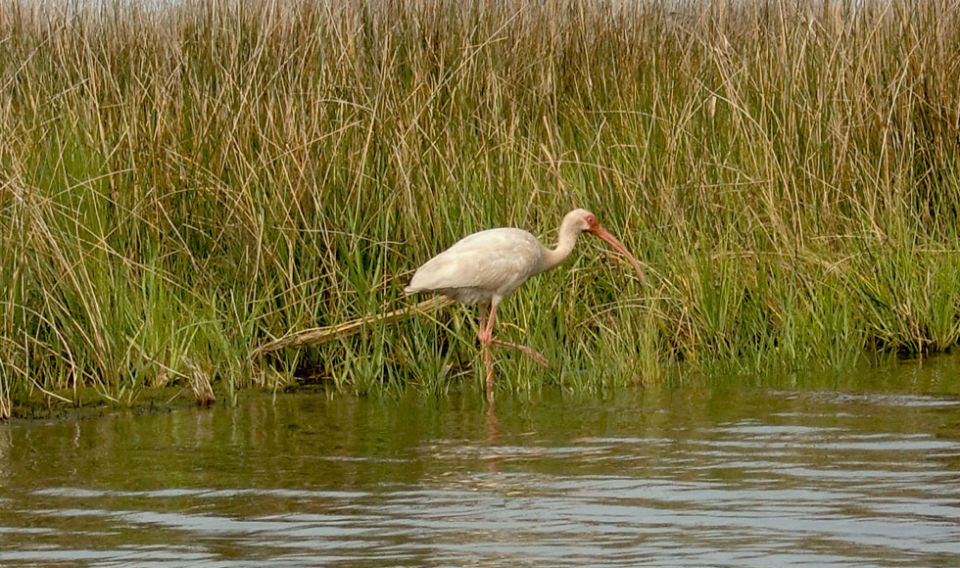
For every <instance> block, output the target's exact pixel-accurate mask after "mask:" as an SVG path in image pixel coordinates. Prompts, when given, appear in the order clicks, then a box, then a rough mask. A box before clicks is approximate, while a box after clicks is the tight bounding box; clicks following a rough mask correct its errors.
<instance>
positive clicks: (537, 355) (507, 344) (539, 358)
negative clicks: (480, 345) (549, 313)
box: [492, 339, 550, 369]
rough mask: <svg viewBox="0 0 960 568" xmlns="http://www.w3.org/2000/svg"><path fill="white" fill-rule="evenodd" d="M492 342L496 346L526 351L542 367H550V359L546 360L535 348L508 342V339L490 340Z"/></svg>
mask: <svg viewBox="0 0 960 568" xmlns="http://www.w3.org/2000/svg"><path fill="white" fill-rule="evenodd" d="M492 343H493V344H494V345H496V346H498V347H507V348H509V349H516V350H517V351H520V352H522V353H526V354H527V355H529V356H530V357H532V358H533V360H534V361H536V362H537V363H539V364H540V365H541V366H543V368H544V369H548V368H550V361H548V360H547V358H546V357H544V356H543V355H541V354H540V352H539V351H537V350H536V349H531V348H529V347H527V346H526V345H519V344H516V343H510V342H509V341H501V340H499V339H494V340H492Z"/></svg>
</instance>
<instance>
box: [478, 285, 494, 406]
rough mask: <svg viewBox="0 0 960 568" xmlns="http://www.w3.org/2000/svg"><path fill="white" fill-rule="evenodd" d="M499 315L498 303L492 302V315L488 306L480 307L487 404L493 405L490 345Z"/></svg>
mask: <svg viewBox="0 0 960 568" xmlns="http://www.w3.org/2000/svg"><path fill="white" fill-rule="evenodd" d="M496 315H497V303H496V302H494V301H491V302H490V314H489V315H487V313H486V306H480V331H479V334H478V335H479V337H480V343H482V344H483V364H484V367H485V368H486V371H487V402H488V403H489V404H493V357H492V356H491V355H490V345H491V344H492V343H493V342H494V339H493V322H494V319H495V318H496Z"/></svg>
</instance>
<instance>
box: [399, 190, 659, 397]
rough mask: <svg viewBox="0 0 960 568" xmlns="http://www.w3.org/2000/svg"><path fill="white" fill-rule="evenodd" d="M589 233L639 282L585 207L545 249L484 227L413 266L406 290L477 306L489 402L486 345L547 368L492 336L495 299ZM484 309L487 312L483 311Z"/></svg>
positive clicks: (527, 237)
mask: <svg viewBox="0 0 960 568" xmlns="http://www.w3.org/2000/svg"><path fill="white" fill-rule="evenodd" d="M583 232H587V233H592V234H594V235H596V236H598V237H600V238H601V239H603V240H605V241H607V242H608V243H610V246H612V247H613V248H614V249H616V250H617V251H618V252H620V253H621V254H623V255H624V256H625V257H627V260H629V261H630V264H632V265H633V267H634V268H635V269H636V271H637V273H638V274H639V275H640V278H641V280H645V278H644V275H643V270H642V269H641V268H640V263H639V262H638V261H637V259H636V258H634V257H633V255H631V254H630V253H629V252H628V251H627V249H626V247H624V246H623V244H621V243H620V241H618V240H617V239H616V237H614V236H613V235H611V234H610V233H609V232H608V231H607V230H606V229H604V228H603V227H602V226H601V225H600V224H599V223H598V222H597V218H596V216H595V215H594V214H593V213H591V212H589V211H587V210H586V209H574V210H573V211H571V212H569V213H567V214H566V216H564V218H563V222H562V223H560V235H559V239H558V243H557V246H556V248H554V249H548V248H547V247H545V246H543V245H542V244H540V241H538V240H537V238H536V237H534V236H533V235H531V234H530V233H528V232H527V231H524V230H523V229H514V228H506V227H505V228H501V229H489V230H486V231H480V232H479V233H473V234H472V235H468V236H466V237H464V238H463V239H461V240H460V241H458V242H457V243H455V244H454V245H453V246H451V247H450V248H448V249H447V250H445V251H443V252H441V253H440V254H438V255H437V256H435V257H433V258H431V259H430V260H428V261H427V262H426V263H425V264H424V265H423V266H421V267H420V268H418V269H417V272H416V273H415V274H414V275H413V279H412V280H410V285H409V286H407V287H406V289H405V292H406V293H407V294H414V293H417V292H435V293H438V294H443V295H444V296H447V297H449V298H452V299H454V300H456V301H458V302H461V303H464V304H480V328H479V333H478V336H479V338H480V343H481V344H482V345H483V362H484V365H485V367H486V372H487V384H486V387H487V401H488V402H491V403H492V402H493V360H492V358H491V355H490V347H491V346H493V345H497V346H500V347H509V348H512V349H517V350H519V351H522V352H523V353H526V354H527V355H530V356H531V357H533V358H534V359H536V361H537V362H538V363H540V364H541V365H543V366H544V367H546V366H547V359H546V358H545V357H544V356H543V355H541V354H540V353H538V352H537V351H535V350H533V349H531V348H529V347H526V346H524V345H517V344H516V343H508V342H506V341H500V340H499V339H494V338H493V321H494V318H495V317H496V315H497V306H498V305H499V304H500V302H501V300H503V298H504V297H505V296H507V295H508V294H510V293H511V292H513V291H514V290H516V289H517V288H519V287H520V285H521V284H523V283H524V282H526V281H527V279H528V278H530V277H531V276H534V275H537V274H540V273H541V272H544V271H547V270H550V269H551V268H553V267H555V266H557V265H558V264H560V263H562V262H563V261H564V260H566V259H567V257H568V256H570V253H571V252H572V251H573V246H574V245H575V244H576V242H577V237H578V236H580V233H583ZM488 312H489V313H488Z"/></svg>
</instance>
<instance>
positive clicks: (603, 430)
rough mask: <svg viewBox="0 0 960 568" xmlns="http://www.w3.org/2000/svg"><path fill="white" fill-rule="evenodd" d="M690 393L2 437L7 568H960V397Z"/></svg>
mask: <svg viewBox="0 0 960 568" xmlns="http://www.w3.org/2000/svg"><path fill="white" fill-rule="evenodd" d="M897 373H898V377H899V378H897V379H896V380H895V381H893V382H894V383H895V385H894V388H890V387H889V385H887V386H885V387H884V388H883V389H882V390H873V391H871V390H867V391H866V392H851V391H849V390H840V389H834V390H831V389H819V388H818V389H809V388H808V389H783V388H777V389H773V388H750V389H747V388H746V387H744V386H743V385H740V386H735V385H733V386H727V387H717V388H712V389H710V388H704V387H690V386H688V387H683V388H677V389H668V388H663V389H657V390H647V391H633V392H621V393H618V394H617V395H616V396H614V397H612V398H606V399H600V398H596V397H575V396H573V395H569V394H566V395H564V394H562V393H559V392H545V393H544V394H543V395H542V396H537V397H534V398H533V399H532V400H518V399H510V398H509V397H507V396H505V395H504V396H501V400H500V401H499V402H498V407H497V409H496V415H495V416H492V417H491V416H487V415H485V413H484V411H483V409H482V407H480V406H479V405H478V402H477V401H478V399H479V398H481V397H482V394H481V393H479V392H477V393H469V394H459V395H458V394H456V393H454V394H453V395H451V396H450V397H448V398H445V399H444V400H442V401H432V400H428V399H424V398H418V397H417V396H411V397H410V398H409V399H404V400H401V401H374V400H362V399H361V400H357V399H352V398H346V397H333V398H329V397H327V396H325V395H322V394H314V395H285V396H282V397H279V398H278V399H277V400H276V401H275V402H272V401H271V400H269V399H256V400H247V401H244V402H242V403H241V405H240V406H239V407H238V408H235V409H228V408H223V407H218V408H215V409H212V410H196V409H192V408H191V409H180V410H176V411H172V412H160V413H153V414H145V415H136V414H134V413H124V412H112V413H106V414H104V415H102V416H98V417H93V418H83V419H80V418H77V419H68V420H60V421H48V422H47V421H20V422H13V423H9V424H5V425H0V565H3V566H146V567H150V566H156V567H172V566H210V567H213V566H216V567H220V566H223V567H243V566H253V567H257V568H261V567H262V566H264V565H265V563H266V562H269V566H468V565H469V566H476V565H482V566H511V567H512V566H537V567H541V566H638V565H643V566H958V565H960V398H958V397H956V396H955V395H953V394H950V391H951V389H952V388H953V387H949V388H944V385H950V384H952V383H956V382H957V381H955V380H953V379H951V378H950V377H938V378H936V379H935V380H934V382H936V385H935V386H936V388H931V387H930V384H931V382H930V379H924V381H926V382H924V381H920V383H918V382H917V380H916V376H915V373H913V372H912V371H909V372H907V371H897Z"/></svg>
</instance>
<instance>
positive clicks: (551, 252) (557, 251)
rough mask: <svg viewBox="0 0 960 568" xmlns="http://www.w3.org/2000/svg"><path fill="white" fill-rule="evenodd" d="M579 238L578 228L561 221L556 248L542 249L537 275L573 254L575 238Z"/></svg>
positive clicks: (566, 221)
mask: <svg viewBox="0 0 960 568" xmlns="http://www.w3.org/2000/svg"><path fill="white" fill-rule="evenodd" d="M579 236H580V228H579V227H577V225H576V224H575V223H571V222H568V220H567V219H564V220H563V223H562V224H561V225H560V234H559V236H558V240H557V246H556V247H555V248H553V249H548V248H547V247H543V257H542V260H541V261H540V266H538V267H537V269H538V270H537V273H540V272H545V271H547V270H550V269H551V268H554V267H556V266H557V265H559V264H561V263H562V262H563V261H565V260H567V257H569V256H570V253H571V252H573V247H574V245H576V244H577V237H579Z"/></svg>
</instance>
